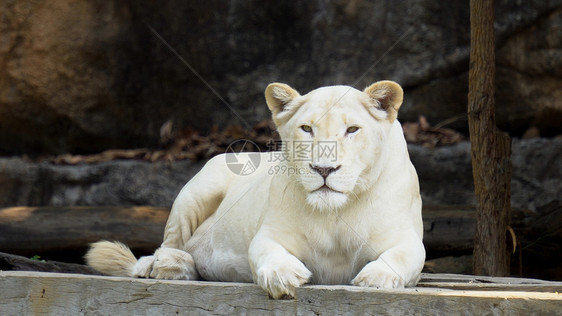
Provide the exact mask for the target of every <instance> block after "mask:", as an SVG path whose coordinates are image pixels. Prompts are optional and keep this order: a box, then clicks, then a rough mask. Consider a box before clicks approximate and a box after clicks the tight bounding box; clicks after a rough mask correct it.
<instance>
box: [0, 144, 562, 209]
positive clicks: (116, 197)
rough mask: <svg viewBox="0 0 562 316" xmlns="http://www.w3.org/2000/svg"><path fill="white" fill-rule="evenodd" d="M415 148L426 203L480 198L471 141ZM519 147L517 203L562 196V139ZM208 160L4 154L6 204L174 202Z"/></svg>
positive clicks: (0, 179)
mask: <svg viewBox="0 0 562 316" xmlns="http://www.w3.org/2000/svg"><path fill="white" fill-rule="evenodd" d="M408 149H409V152H410V157H411V159H412V163H413V164H414V166H415V167H416V170H417V172H418V176H419V180H420V189H421V194H422V199H423V202H424V204H426V205H441V204H457V205H474V204H475V203H476V200H475V198H474V188H473V183H472V169H471V160H470V145H469V144H468V143H467V142H462V143H460V144H457V145H454V146H446V147H438V148H434V149H430V148H425V147H421V146H418V145H409V146H408ZM512 150H513V154H512V162H513V177H512V183H511V186H512V194H511V197H512V199H511V200H512V206H513V207H516V208H520V209H527V210H530V211H533V212H534V211H540V210H541V209H543V208H544V207H546V206H547V205H549V204H551V203H553V202H555V203H561V202H562V190H560V183H562V139H551V140H549V139H531V140H515V141H514V143H513V148H512ZM203 164H204V162H196V163H194V162H191V161H189V160H185V161H177V162H173V163H170V162H157V163H150V162H144V161H136V160H120V161H111V162H104V163H97V164H83V165H77V166H75V165H70V166H69V165H52V164H49V163H32V162H27V161H24V160H22V159H21V158H0V207H9V206H127V205H152V206H161V207H171V206H172V203H173V201H174V199H175V198H176V195H177V194H178V193H179V191H180V190H181V188H182V187H183V185H184V184H185V183H186V182H187V181H189V179H191V177H192V176H193V175H195V173H197V172H198V171H199V170H200V169H201V167H202V166H203Z"/></svg>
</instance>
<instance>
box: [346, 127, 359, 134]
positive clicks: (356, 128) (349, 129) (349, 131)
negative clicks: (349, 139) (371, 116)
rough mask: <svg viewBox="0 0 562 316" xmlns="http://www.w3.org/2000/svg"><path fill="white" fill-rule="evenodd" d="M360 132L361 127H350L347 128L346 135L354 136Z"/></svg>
mask: <svg viewBox="0 0 562 316" xmlns="http://www.w3.org/2000/svg"><path fill="white" fill-rule="evenodd" d="M358 130H359V127H357V126H350V127H348V128H347V130H346V133H348V134H353V133H355V132H357V131H358Z"/></svg>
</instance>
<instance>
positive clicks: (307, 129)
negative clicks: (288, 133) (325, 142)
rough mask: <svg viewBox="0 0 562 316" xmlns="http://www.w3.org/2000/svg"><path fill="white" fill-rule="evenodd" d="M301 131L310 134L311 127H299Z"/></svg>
mask: <svg viewBox="0 0 562 316" xmlns="http://www.w3.org/2000/svg"><path fill="white" fill-rule="evenodd" d="M301 129H302V130H303V131H305V132H307V133H312V127H310V126H308V125H303V126H301Z"/></svg>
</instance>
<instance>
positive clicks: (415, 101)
mask: <svg viewBox="0 0 562 316" xmlns="http://www.w3.org/2000/svg"><path fill="white" fill-rule="evenodd" d="M496 33H497V64H498V69H497V92H496V94H497V113H498V115H497V119H498V123H499V125H500V127H501V128H502V129H505V130H508V131H510V132H511V133H512V134H514V135H520V134H521V133H522V132H523V131H524V130H525V129H527V128H528V127H529V126H536V127H538V128H539V129H540V131H541V133H542V134H543V135H547V136H548V135H555V134H558V133H560V132H562V129H561V128H560V123H559V122H560V121H561V119H562V101H561V100H562V95H561V93H562V72H561V69H562V0H550V1H544V0H531V1H507V0H499V1H496ZM469 36H470V34H469V8H468V2H467V1H429V0H422V1H420V0H404V1H382V0H376V1H375V0H371V1H368V0H346V1H344V0H332V1H308V0H296V1H272V0H271V1H257V0H252V1H219V0H208V1H179V0H173V1H165V2H163V3H160V2H138V1H130V0H126V1H116V0H110V1H79V0H64V1H63V0H51V1H46V0H35V1H15V0H8V1H2V2H1V3H0V153H4V154H6V153H7V154H14V153H31V154H41V153H63V152H97V151H101V150H103V149H107V148H115V147H120V148H131V147H147V146H149V147H154V146H157V144H158V140H159V131H160V127H161V126H162V125H163V124H164V123H165V122H167V121H169V120H172V121H173V123H174V127H175V130H176V131H177V130H181V129H184V128H188V127H189V128H195V129H209V128H210V126H212V125H213V124H217V125H219V126H222V127H224V126H225V125H227V124H231V123H236V124H241V125H243V126H246V125H252V124H253V123H255V122H257V121H260V120H262V119H264V118H266V117H268V115H269V114H268V112H267V109H266V106H265V104H264V101H263V90H264V88H265V86H266V84H267V83H269V82H272V81H282V82H287V83H289V84H291V85H292V86H294V87H295V88H297V89H298V90H299V91H302V92H307V91H308V90H311V89H313V88H316V87H318V86H322V85H328V84H348V85H353V86H356V87H357V88H363V87H364V86H366V85H368V84H369V83H371V82H373V81H376V80H380V79H392V80H396V81H398V82H399V83H401V84H402V85H403V86H404V88H405V91H406V97H405V103H404V106H403V109H402V111H401V114H400V115H401V119H402V120H403V121H408V120H415V119H417V116H418V115H420V114H423V115H425V116H426V117H427V118H428V119H429V121H430V122H431V123H432V124H437V123H439V122H442V121H444V120H447V119H449V118H451V117H456V118H457V119H456V120H454V122H453V123H452V124H451V125H450V126H452V127H455V128H457V129H461V130H463V129H466V117H465V115H464V113H466V95H467V86H468V83H467V77H468V75H467V74H468V57H469V55H468V54H469V46H468V45H469ZM170 48H173V50H172V49H170ZM178 56H179V57H178ZM180 57H181V58H180ZM210 87H211V88H212V89H211V88H210Z"/></svg>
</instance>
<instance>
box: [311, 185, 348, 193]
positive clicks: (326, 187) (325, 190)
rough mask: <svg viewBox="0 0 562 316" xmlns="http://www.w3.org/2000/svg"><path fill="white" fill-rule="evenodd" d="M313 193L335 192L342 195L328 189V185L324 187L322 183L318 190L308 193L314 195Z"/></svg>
mask: <svg viewBox="0 0 562 316" xmlns="http://www.w3.org/2000/svg"><path fill="white" fill-rule="evenodd" d="M314 192H326V193H331V192H336V193H342V194H343V192H340V191H336V190H334V189H332V188H330V187H329V186H328V185H326V184H325V183H324V185H322V186H321V187H319V188H318V189H316V190H314V191H312V192H310V193H314Z"/></svg>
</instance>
